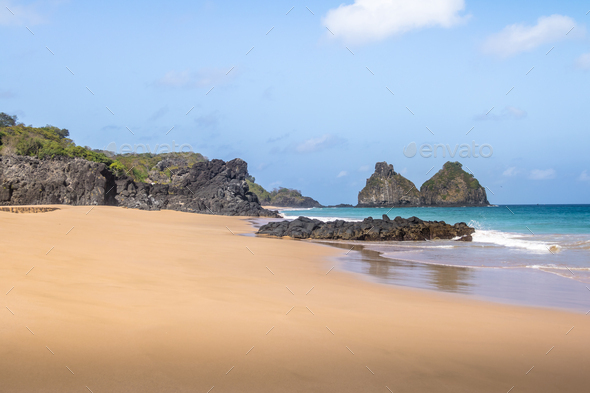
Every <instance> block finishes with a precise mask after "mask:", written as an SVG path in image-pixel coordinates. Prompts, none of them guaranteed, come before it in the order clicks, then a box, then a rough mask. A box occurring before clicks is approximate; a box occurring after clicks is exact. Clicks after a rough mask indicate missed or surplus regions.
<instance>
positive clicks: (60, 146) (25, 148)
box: [0, 112, 207, 182]
mask: <svg viewBox="0 0 590 393" xmlns="http://www.w3.org/2000/svg"><path fill="white" fill-rule="evenodd" d="M69 136H70V132H69V131H68V130H67V129H65V128H58V127H55V126H51V125H46V126H45V127H33V126H25V125H24V124H23V123H19V122H18V119H17V117H16V116H10V115H8V114H6V113H4V112H0V154H17V155H21V156H31V157H37V158H39V159H41V160H42V159H51V158H55V157H59V156H62V157H79V158H83V159H85V160H88V161H93V162H100V163H103V164H106V165H107V166H108V167H109V168H110V170H111V171H112V172H113V173H115V174H117V175H123V174H127V176H129V177H132V178H133V180H135V181H138V182H144V181H145V180H146V179H147V178H148V174H149V172H150V171H153V170H156V171H157V168H155V165H156V164H157V163H158V162H160V161H162V160H163V159H171V160H172V161H175V160H174V159H178V158H180V159H182V162H183V163H186V165H187V166H188V167H189V168H190V167H192V166H193V165H194V164H195V163H197V162H203V161H207V158H205V157H204V156H203V155H201V154H199V153H163V154H151V153H144V154H122V155H113V154H112V153H111V152H106V151H101V150H93V149H90V148H88V147H82V146H76V144H75V143H74V142H73V141H72V140H71V139H69V138H68V137H69ZM175 169H178V166H177V165H170V166H169V167H168V168H165V169H164V170H163V171H159V172H161V173H163V174H165V175H166V177H167V178H168V179H169V178H170V171H174V170H175Z"/></svg>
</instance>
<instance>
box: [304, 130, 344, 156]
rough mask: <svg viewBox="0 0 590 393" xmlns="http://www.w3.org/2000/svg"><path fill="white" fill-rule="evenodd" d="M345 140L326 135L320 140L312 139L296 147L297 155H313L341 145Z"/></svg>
mask: <svg viewBox="0 0 590 393" xmlns="http://www.w3.org/2000/svg"><path fill="white" fill-rule="evenodd" d="M344 142H345V139H343V138H340V137H339V136H336V135H332V134H325V135H322V136H320V137H319V138H310V139H307V140H305V141H303V142H302V143H300V144H299V145H297V146H296V147H295V151H296V152H297V153H311V152H315V151H320V150H324V149H329V148H331V147H334V146H337V145H341V144H342V143H344Z"/></svg>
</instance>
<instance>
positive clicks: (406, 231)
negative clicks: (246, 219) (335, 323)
mask: <svg viewBox="0 0 590 393" xmlns="http://www.w3.org/2000/svg"><path fill="white" fill-rule="evenodd" d="M473 232H475V229H473V228H471V227H469V226H467V224H465V223H464V222H460V223H457V224H454V225H449V224H447V223H445V222H444V221H422V220H421V219H419V218H418V217H410V218H407V219H405V218H401V217H396V218H395V219H393V220H390V219H389V217H388V216H387V215H385V214H384V215H383V219H373V218H371V217H369V218H365V219H364V220H363V221H362V222H352V221H343V220H336V221H329V222H324V221H320V220H313V219H310V218H306V217H299V218H298V219H296V220H293V221H287V220H285V221H279V222H271V223H269V224H266V225H263V226H262V227H260V229H259V230H258V232H257V234H259V235H268V236H275V237H284V236H288V237H292V238H295V239H323V240H328V239H329V240H370V241H383V240H398V241H408V240H438V239H456V240H461V241H471V234H472V233H473Z"/></svg>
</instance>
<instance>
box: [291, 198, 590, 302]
mask: <svg viewBox="0 0 590 393" xmlns="http://www.w3.org/2000/svg"><path fill="white" fill-rule="evenodd" d="M281 213H282V215H283V216H284V217H285V218H287V219H295V218H297V217H299V216H305V217H310V218H318V219H320V220H323V221H332V220H335V219H342V220H349V221H361V220H362V219H364V218H365V217H373V218H381V216H382V215H383V214H386V213H387V214H388V216H389V217H390V218H394V217H396V216H401V217H403V218H408V217H412V216H416V217H419V218H420V219H422V220H437V221H445V222H447V223H449V224H454V223H456V222H465V223H467V224H469V225H470V226H472V227H474V228H475V229H476V231H475V233H474V235H473V241H472V242H455V241H451V240H436V241H428V242H395V241H391V242H348V243H349V244H350V245H354V244H358V245H359V247H358V249H363V250H364V251H363V252H364V255H361V254H363V253H359V254H358V255H357V257H356V259H355V258H348V259H347V260H345V261H344V267H345V268H346V269H349V270H352V271H356V272H360V273H364V274H368V275H372V276H374V277H376V278H378V279H379V280H380V281H383V282H386V283H394V284H398V285H400V284H401V285H409V286H415V287H423V288H431V289H439V290H444V291H451V292H461V293H472V294H477V295H482V296H485V297H488V298H497V299H502V300H506V301H514V302H516V303H526V304H534V305H541V306H556V307H566V308H573V309H577V310H582V309H584V308H586V307H588V308H590V292H589V291H590V289H588V290H587V288H585V287H590V205H500V206H489V207H453V208H441V207H420V208H393V209H390V208H313V209H303V210H283V211H282V212H281ZM348 248H350V246H348ZM367 251H373V252H376V253H377V255H379V257H380V258H386V259H387V260H389V263H386V262H383V261H381V262H379V264H378V265H379V267H378V268H376V267H375V266H376V265H375V263H376V262H375V261H376V260H377V259H378V258H376V257H375V255H373V256H371V257H370V258H368V257H367V255H368V254H367ZM350 254H353V253H350ZM367 258H368V259H367ZM353 259H355V261H353V262H351V260H353ZM368 260H370V261H372V262H371V263H370V265H371V266H369V265H367V261H368ZM442 267H446V269H442V270H441V268H442ZM433 269H434V270H433ZM434 271H436V272H438V273H437V274H439V273H440V274H442V276H441V277H446V278H449V277H453V275H452V274H451V275H449V274H450V272H451V271H453V272H454V273H457V274H459V272H462V273H461V277H462V278H457V280H456V282H455V283H451V282H449V281H448V280H446V279H445V280H441V279H440V277H439V278H433V276H432V274H433V273H432V272H434ZM441 272H442V273H441ZM435 276H436V275H435ZM582 290H583V292H582ZM586 292H587V293H586Z"/></svg>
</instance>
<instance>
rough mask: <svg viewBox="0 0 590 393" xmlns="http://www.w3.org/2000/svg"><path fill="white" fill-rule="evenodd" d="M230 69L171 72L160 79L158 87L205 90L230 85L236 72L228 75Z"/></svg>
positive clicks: (157, 83)
mask: <svg viewBox="0 0 590 393" xmlns="http://www.w3.org/2000/svg"><path fill="white" fill-rule="evenodd" d="M228 70H229V67H228V69H220V68H202V69H200V70H198V71H189V70H184V71H169V72H167V73H166V74H165V75H164V76H163V77H161V78H160V79H158V80H157V81H156V83H155V85H156V86H159V87H164V88H173V89H204V88H208V89H210V88H212V87H214V86H220V85H225V84H227V83H229V82H230V81H231V80H232V79H233V77H234V75H236V74H237V73H236V72H232V73H230V74H229V75H226V74H227V72H228Z"/></svg>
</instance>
